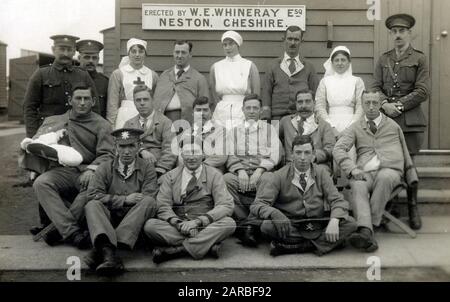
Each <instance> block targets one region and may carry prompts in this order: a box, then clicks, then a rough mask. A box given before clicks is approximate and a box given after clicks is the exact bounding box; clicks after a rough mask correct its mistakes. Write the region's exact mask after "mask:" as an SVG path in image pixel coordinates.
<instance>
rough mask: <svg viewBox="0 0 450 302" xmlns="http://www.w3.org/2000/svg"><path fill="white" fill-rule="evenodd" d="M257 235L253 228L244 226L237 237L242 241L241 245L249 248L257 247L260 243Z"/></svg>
mask: <svg viewBox="0 0 450 302" xmlns="http://www.w3.org/2000/svg"><path fill="white" fill-rule="evenodd" d="M255 233H256V232H255V229H254V227H253V226H251V225H247V226H243V227H242V229H241V230H240V232H239V233H238V235H237V236H238V238H239V240H240V242H239V243H240V244H242V245H244V246H248V247H256V246H257V245H258V241H257V239H256V237H255Z"/></svg>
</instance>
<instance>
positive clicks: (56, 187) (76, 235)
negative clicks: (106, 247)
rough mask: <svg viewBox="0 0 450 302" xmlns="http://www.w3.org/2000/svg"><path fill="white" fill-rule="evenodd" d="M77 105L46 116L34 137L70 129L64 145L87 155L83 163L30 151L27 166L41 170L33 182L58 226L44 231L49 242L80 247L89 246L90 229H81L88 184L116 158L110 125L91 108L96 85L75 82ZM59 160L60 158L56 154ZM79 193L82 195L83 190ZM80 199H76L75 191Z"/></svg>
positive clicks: (37, 194)
mask: <svg viewBox="0 0 450 302" xmlns="http://www.w3.org/2000/svg"><path fill="white" fill-rule="evenodd" d="M69 104H70V105H71V106H72V108H71V109H70V110H69V111H67V112H66V113H65V114H62V115H55V116H50V117H48V118H46V119H45V120H44V123H43V124H42V126H41V127H40V128H39V130H38V132H37V133H36V135H35V136H34V138H38V137H42V135H45V134H47V133H63V132H64V133H65V138H63V142H61V143H63V144H65V145H67V146H70V147H71V148H73V149H74V150H76V151H77V152H78V153H79V154H80V155H81V157H82V162H81V164H80V165H78V166H75V167H74V166H62V165H60V164H59V163H58V162H57V161H52V160H46V159H43V158H41V157H37V156H33V155H32V154H28V153H26V154H25V157H24V161H23V163H22V164H23V166H24V167H25V168H28V169H31V170H34V171H36V172H38V173H42V174H41V175H40V176H39V177H37V178H36V180H35V181H34V184H33V188H34V191H35V193H36V197H37V200H38V202H39V205H40V206H42V208H43V209H44V211H45V214H46V215H47V216H48V217H49V218H50V220H51V221H52V222H53V225H52V226H54V227H53V228H51V230H50V231H49V232H47V233H46V234H45V235H44V237H43V238H44V240H45V242H46V243H47V244H49V245H55V244H57V243H58V242H59V241H60V240H61V239H64V240H65V241H66V242H70V243H72V244H73V245H75V246H77V247H78V248H88V247H89V246H90V240H89V237H88V233H87V231H86V232H83V231H82V230H81V228H80V225H79V221H80V219H81V218H82V217H83V214H84V212H83V209H84V206H85V204H86V202H87V199H86V194H85V193H86V189H87V186H88V184H89V182H90V181H91V179H92V177H93V176H94V171H95V170H96V168H97V167H98V165H99V164H101V163H103V162H105V161H108V160H109V159H111V158H112V157H113V154H114V153H113V141H112V137H111V135H110V132H111V125H110V124H109V123H108V122H107V121H106V120H105V119H103V118H102V117H101V116H100V115H98V114H97V113H95V112H93V111H92V107H93V106H94V105H95V100H94V99H93V97H92V90H91V87H88V86H83V85H75V87H74V88H73V91H72V96H71V97H70V99H69ZM55 159H56V158H55ZM78 193H79V194H78ZM74 194H75V196H76V198H75V200H73V202H72V203H70V202H69V200H72V199H73V198H72V197H73V195H74Z"/></svg>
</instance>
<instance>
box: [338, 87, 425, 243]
mask: <svg viewBox="0 0 450 302" xmlns="http://www.w3.org/2000/svg"><path fill="white" fill-rule="evenodd" d="M382 101H383V100H382V98H381V96H380V94H379V93H378V92H364V93H363V95H362V107H363V109H364V113H365V115H364V116H363V117H362V118H360V120H359V121H357V122H355V123H353V124H352V125H351V126H350V127H349V128H348V129H347V130H346V131H345V132H344V133H343V135H342V136H341V138H340V139H339V140H338V142H337V143H336V146H335V148H334V150H333V156H334V158H335V159H336V161H337V162H338V163H339V165H340V167H341V168H342V170H343V171H344V173H346V175H348V176H349V177H350V186H351V189H352V199H351V202H352V209H353V213H354V216H355V217H356V219H357V223H358V232H356V233H354V234H352V236H350V238H349V241H350V244H351V245H353V246H354V247H356V248H358V249H360V250H362V251H365V252H373V251H375V250H377V249H378V244H377V242H376V241H375V238H374V235H373V226H379V225H380V223H381V218H382V215H383V212H384V208H385V207H386V204H387V202H388V201H389V200H390V199H391V198H392V197H393V196H394V195H395V194H394V191H397V190H398V189H401V188H402V182H403V181H405V182H407V183H408V185H412V184H417V182H418V178H417V173H416V170H415V168H414V166H413V163H412V160H411V157H410V155H409V152H408V148H407V144H406V141H405V137H404V135H403V132H402V129H401V127H400V126H399V125H398V124H397V123H396V122H395V121H394V120H392V119H390V118H389V117H387V116H386V115H384V114H382V113H381V112H380V108H381V104H382ZM353 145H354V146H355V148H356V163H354V161H353V160H351V159H350V157H349V156H348V153H347V152H348V151H349V150H350V149H351V148H352V146H353ZM369 196H370V197H369Z"/></svg>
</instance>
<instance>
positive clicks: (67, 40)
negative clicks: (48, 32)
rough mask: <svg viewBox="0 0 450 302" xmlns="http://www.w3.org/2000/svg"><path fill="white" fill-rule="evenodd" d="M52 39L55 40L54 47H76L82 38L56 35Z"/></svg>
mask: <svg viewBox="0 0 450 302" xmlns="http://www.w3.org/2000/svg"><path fill="white" fill-rule="evenodd" d="M50 39H52V40H53V44H54V45H66V46H75V42H76V41H77V40H79V39H80V38H78V37H75V36H70V35H55V36H51V37H50Z"/></svg>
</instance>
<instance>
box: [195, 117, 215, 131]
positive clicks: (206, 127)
mask: <svg viewBox="0 0 450 302" xmlns="http://www.w3.org/2000/svg"><path fill="white" fill-rule="evenodd" d="M213 127H214V124H213V122H212V121H211V120H207V121H206V123H205V124H204V125H203V128H202V133H207V132H210V131H211V129H212V128H213ZM199 128H200V127H199V126H198V125H197V124H194V126H192V129H193V130H194V132H198V129H199Z"/></svg>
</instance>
